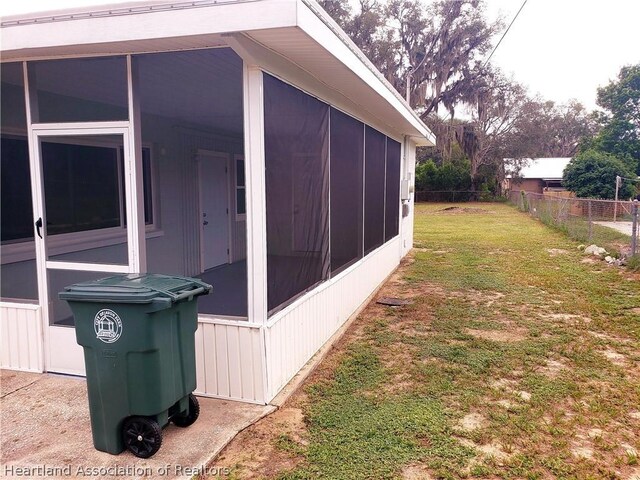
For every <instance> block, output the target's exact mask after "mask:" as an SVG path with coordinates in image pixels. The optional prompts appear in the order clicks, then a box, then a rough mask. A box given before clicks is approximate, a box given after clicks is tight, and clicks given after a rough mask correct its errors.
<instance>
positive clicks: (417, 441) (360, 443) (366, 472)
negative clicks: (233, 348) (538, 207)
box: [215, 204, 640, 480]
mask: <svg viewBox="0 0 640 480" xmlns="http://www.w3.org/2000/svg"><path fill="white" fill-rule="evenodd" d="M451 206H452V205H451V204H446V205H443V204H423V205H419V206H417V209H416V226H415V249H414V251H413V253H412V254H411V255H410V257H409V258H407V259H406V260H405V261H404V262H403V264H402V266H401V267H400V269H399V270H398V271H397V272H396V273H395V274H394V275H393V277H392V278H391V279H390V280H389V281H388V282H387V284H386V285H385V286H384V287H383V289H382V290H381V292H380V295H385V296H400V297H404V298H411V299H412V300H413V304H412V305H409V306H405V307H396V308H392V307H383V306H381V305H377V304H375V303H373V304H371V305H369V306H368V307H367V308H366V309H365V310H364V311H363V312H362V314H361V315H360V316H359V318H358V319H357V320H356V321H355V322H354V323H353V325H352V326H351V327H350V329H349V330H348V331H347V333H346V334H345V335H344V337H343V338H342V339H341V340H340V341H339V343H338V344H337V346H336V348H334V350H333V351H332V352H331V353H330V354H329V355H328V356H327V358H326V359H325V360H324V361H323V362H322V364H321V365H320V366H319V367H318V368H317V369H316V371H315V372H314V373H313V374H312V375H311V377H310V378H309V379H308V380H307V381H306V382H305V384H304V385H303V387H302V388H301V389H300V390H299V391H298V392H297V393H296V394H294V395H293V396H292V397H291V398H290V399H289V400H288V402H287V403H286V404H285V405H284V406H283V407H282V408H281V409H280V410H278V411H277V412H275V413H274V414H272V415H270V416H269V417H267V418H265V419H263V420H262V421H260V422H258V423H257V424H255V425H254V426H252V427H251V428H249V429H247V430H245V431H244V432H242V433H241V434H240V435H239V436H238V437H237V438H236V439H235V440H234V441H233V442H232V443H231V444H230V445H229V446H228V447H227V448H226V449H225V450H224V451H223V452H222V454H221V455H220V457H219V458H218V459H216V461H215V465H216V466H221V467H222V466H227V467H230V468H231V470H232V473H231V478H236V479H244V478H276V479H316V478H318V479H320V478H322V479H331V480H333V479H361V478H362V479H364V478H367V479H387V478H406V479H431V478H447V479H448V478H518V479H524V478H526V479H537V478H541V479H547V478H575V479H591V478H594V479H595V478H606V479H613V478H621V479H634V480H637V479H640V465H639V460H638V450H640V277H639V276H638V275H637V274H632V273H630V272H627V271H625V270H621V269H619V268H616V267H609V266H607V265H606V264H605V263H604V262H603V261H600V260H593V259H591V258H588V257H585V256H583V255H582V254H581V253H580V252H579V251H578V250H577V248H576V246H577V243H576V242H574V241H572V240H570V239H568V238H567V237H566V236H564V235H563V234H562V233H560V232H558V231H556V230H552V229H550V228H548V227H547V226H545V225H543V224H542V223H540V222H538V221H536V220H533V219H531V218H530V217H529V216H527V215H526V214H524V213H521V212H518V211H517V210H516V209H515V208H513V207H510V206H508V205H502V204H464V205H459V207H460V209H457V210H453V211H452V210H444V209H445V208H449V207H451Z"/></svg>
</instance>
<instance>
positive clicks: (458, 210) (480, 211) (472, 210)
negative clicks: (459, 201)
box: [434, 207, 494, 215]
mask: <svg viewBox="0 0 640 480" xmlns="http://www.w3.org/2000/svg"><path fill="white" fill-rule="evenodd" d="M434 213H441V214H442V213H445V214H447V213H448V214H454V215H460V214H473V215H486V214H492V213H494V212H491V211H489V210H485V209H484V208H476V207H447V208H442V209H440V210H436V211H435V212H434Z"/></svg>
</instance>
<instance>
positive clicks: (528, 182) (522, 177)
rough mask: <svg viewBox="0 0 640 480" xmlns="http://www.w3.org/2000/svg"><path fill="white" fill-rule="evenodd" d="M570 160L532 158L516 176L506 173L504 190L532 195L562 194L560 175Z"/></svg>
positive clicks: (563, 189)
mask: <svg viewBox="0 0 640 480" xmlns="http://www.w3.org/2000/svg"><path fill="white" fill-rule="evenodd" d="M569 161H571V158H561V157H560V158H532V159H529V160H528V161H527V162H526V164H525V166H524V167H523V168H522V170H521V171H520V172H519V173H518V174H517V175H512V174H510V173H507V176H506V189H507V190H511V191H525V192H532V193H544V192H564V191H566V189H565V188H564V187H563V186H562V174H563V172H564V169H565V167H566V166H567V165H568V164H569Z"/></svg>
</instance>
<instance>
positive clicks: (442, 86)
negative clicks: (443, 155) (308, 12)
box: [320, 0, 502, 119]
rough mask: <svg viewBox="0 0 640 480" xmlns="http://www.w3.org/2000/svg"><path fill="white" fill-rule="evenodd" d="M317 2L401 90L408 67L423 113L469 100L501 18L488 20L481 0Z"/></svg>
mask: <svg viewBox="0 0 640 480" xmlns="http://www.w3.org/2000/svg"><path fill="white" fill-rule="evenodd" d="M320 4H321V5H322V6H323V7H324V8H325V10H327V12H328V13H329V14H330V15H331V16H332V18H333V19H334V20H335V21H336V22H337V23H338V24H339V25H340V26H341V27H342V28H343V29H344V31H345V32H346V33H347V34H348V35H349V37H350V38H351V39H352V40H353V42H354V43H355V44H356V45H357V46H358V47H359V48H360V49H361V50H362V51H363V52H364V54H365V55H367V57H368V58H369V60H371V62H372V63H373V64H374V65H375V66H376V67H377V68H378V70H380V71H381V72H382V73H383V75H384V76H385V77H386V78H387V80H388V81H389V82H390V83H391V84H392V85H393V86H394V87H395V88H396V90H398V92H400V93H401V94H402V95H403V96H404V95H405V92H406V81H407V75H408V74H409V72H411V92H410V93H411V95H410V97H411V102H410V103H411V104H412V105H413V106H415V108H416V110H417V111H418V112H419V113H420V114H421V116H422V118H423V119H428V117H430V116H431V115H433V114H435V113H437V112H438V109H439V107H440V106H444V107H445V108H446V109H447V111H448V112H449V113H450V114H451V116H453V112H454V109H455V107H456V105H458V104H460V103H464V102H466V101H470V100H471V99H472V97H473V91H474V88H475V87H474V85H475V82H476V79H477V78H478V77H481V76H482V75H483V73H484V71H485V69H484V68H483V64H484V61H485V56H486V54H487V52H488V51H489V49H490V48H491V46H492V45H491V39H492V37H493V36H494V35H495V34H496V33H497V32H498V31H499V30H500V28H501V26H502V25H501V23H500V22H494V23H488V22H487V21H486V19H485V16H484V2H483V1H482V0H438V1H436V2H433V3H432V4H430V5H428V6H426V7H425V6H424V5H423V3H422V2H421V0H391V1H390V2H389V4H388V5H386V6H384V5H383V4H381V3H380V2H378V1H376V0H360V11H359V12H358V13H355V14H352V13H351V10H350V7H349V4H348V2H347V1H341V0H321V1H320Z"/></svg>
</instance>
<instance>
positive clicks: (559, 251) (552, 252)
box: [547, 248, 569, 257]
mask: <svg viewBox="0 0 640 480" xmlns="http://www.w3.org/2000/svg"><path fill="white" fill-rule="evenodd" d="M547 252H548V253H549V255H551V256H552V257H557V256H558V255H566V254H567V253H569V250H565V249H564V248H547Z"/></svg>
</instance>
